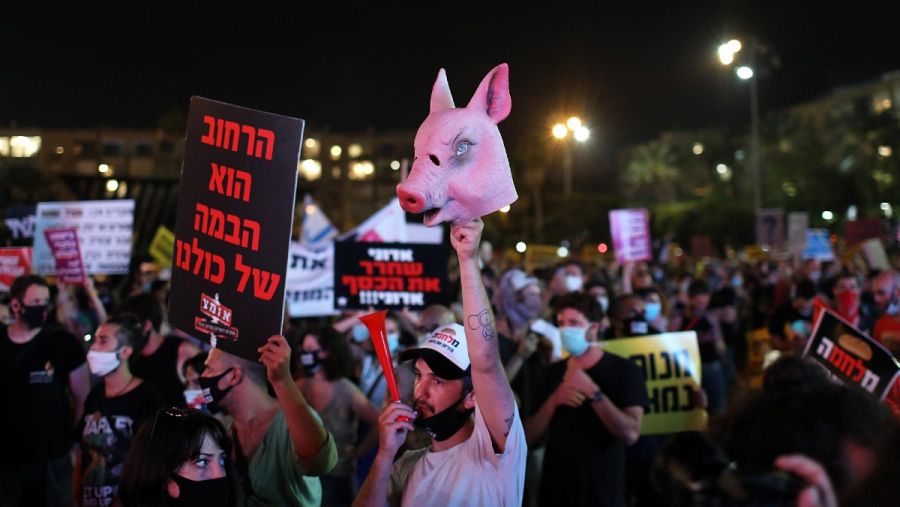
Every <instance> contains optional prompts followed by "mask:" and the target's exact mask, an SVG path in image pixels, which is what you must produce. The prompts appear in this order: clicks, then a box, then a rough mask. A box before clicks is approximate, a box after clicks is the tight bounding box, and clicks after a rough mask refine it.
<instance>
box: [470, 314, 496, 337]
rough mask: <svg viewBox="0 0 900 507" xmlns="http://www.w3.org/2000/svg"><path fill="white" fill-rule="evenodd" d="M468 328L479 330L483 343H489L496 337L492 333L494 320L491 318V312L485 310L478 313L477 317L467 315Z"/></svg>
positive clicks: (494, 332)
mask: <svg viewBox="0 0 900 507" xmlns="http://www.w3.org/2000/svg"><path fill="white" fill-rule="evenodd" d="M469 327H470V328H472V329H473V330H474V331H478V329H479V328H481V337H482V338H484V341H486V342H489V341H493V339H494V338H495V337H496V336H497V332H496V331H494V319H492V318H491V311H490V310H488V309H487V308H485V309H484V310H481V311H480V312H478V314H477V315H469Z"/></svg>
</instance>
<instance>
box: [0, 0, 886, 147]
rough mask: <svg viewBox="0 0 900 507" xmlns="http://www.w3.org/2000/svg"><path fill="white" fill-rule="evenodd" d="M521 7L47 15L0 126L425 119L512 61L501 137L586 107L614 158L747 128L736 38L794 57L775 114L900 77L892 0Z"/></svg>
mask: <svg viewBox="0 0 900 507" xmlns="http://www.w3.org/2000/svg"><path fill="white" fill-rule="evenodd" d="M520 4H523V6H516V7H499V6H497V5H496V4H489V3H485V2H471V3H448V4H444V5H442V6H441V7H440V8H438V7H428V8H427V11H423V10H422V8H420V7H417V8H415V9H413V8H410V7H404V8H402V9H401V8H400V7H397V6H396V5H398V4H390V5H389V4H388V3H387V2H378V3H376V2H362V1H357V2H347V3H343V4H341V6H342V7H341V12H331V13H327V14H319V13H316V12H314V11H312V10H310V8H308V7H305V3H300V2H298V3H296V4H295V5H296V6H297V7H296V8H293V9H292V10H298V13H297V14H293V13H292V12H288V10H286V8H285V7H284V6H279V7H277V10H275V11H273V10H272V9H273V8H272V7H266V6H265V5H262V4H254V3H246V4H243V5H241V6H240V7H216V10H217V11H225V12H217V13H215V14H209V15H208V17H206V18H204V17H202V16H200V15H199V14H196V13H187V12H183V11H181V10H179V9H175V8H174V7H168V8H167V7H163V6H160V5H152V6H150V5H144V6H142V7H140V8H139V9H140V10H136V9H138V8H131V9H130V10H128V11H127V12H126V11H124V10H119V11H115V12H112V11H106V12H104V11H89V10H86V9H84V8H79V9H77V10H65V11H60V10H55V11H52V12H37V11H34V10H32V11H30V12H28V13H27V14H17V15H15V17H12V16H8V17H7V19H6V20H4V21H2V22H0V24H2V27H0V43H2V45H0V47H2V48H3V51H2V54H3V57H2V58H0V125H4V126H6V125H10V124H13V123H15V124H16V125H19V126H38V127H88V128H90V127H97V126H116V127H135V128H145V127H154V126H155V125H156V124H157V120H158V118H159V117H160V116H161V114H162V113H163V112H165V111H167V110H172V109H173V108H174V109H178V108H180V109H186V107H187V104H188V100H189V97H190V96H191V95H201V96H206V97H209V98H213V99H217V100H222V101H226V102H232V103H236V104H239V105H243V106H247V107H253V108H258V109H263V110H267V111H272V112H277V113H281V114H286V115H291V116H298V117H301V118H304V119H306V120H308V121H309V131H310V132H313V131H315V130H317V129H322V128H323V127H325V126H329V127H330V128H331V129H332V130H334V131H359V130H362V129H365V128H367V127H373V128H375V129H415V128H416V127H417V126H418V124H419V123H420V122H421V120H422V119H423V118H424V116H425V114H426V113H427V110H426V109H427V104H428V96H429V92H430V88H431V84H432V82H433V80H434V77H435V75H436V73H437V70H438V68H440V67H445V68H446V69H447V72H448V76H449V80H450V86H451V89H452V90H453V92H454V95H455V98H456V102H457V105H462V104H465V103H467V102H468V100H469V98H470V96H471V94H472V92H473V91H474V89H475V87H476V86H477V84H478V82H479V81H480V80H481V78H482V77H483V76H484V74H485V73H487V71H489V70H490V69H491V68H492V67H493V66H494V65H496V64H498V63H500V62H508V63H509V64H510V81H511V93H512V98H513V110H512V115H511V116H510V118H509V119H507V120H506V122H504V124H503V125H502V126H501V132H504V133H505V134H506V135H510V136H515V135H517V134H518V133H521V132H523V131H525V130H526V129H533V128H543V126H544V125H546V124H548V123H549V122H550V121H551V120H553V119H555V118H554V115H566V114H569V113H581V114H582V115H583V116H584V117H586V118H587V119H588V123H589V125H590V126H592V127H593V129H594V130H593V139H594V140H595V143H596V144H595V149H597V150H601V151H605V152H607V154H609V153H612V152H613V151H614V150H615V149H617V148H619V147H621V146H624V145H626V144H628V143H633V142H638V141H642V140H646V139H649V138H652V137H654V136H656V135H657V134H658V133H659V132H660V131H662V130H666V129H678V128H698V127H704V126H711V125H717V124H732V125H735V124H741V123H743V122H745V121H746V120H747V117H748V109H749V105H748V97H747V90H746V84H745V83H741V82H739V81H738V80H737V78H736V77H735V76H734V74H733V72H732V71H728V70H726V69H725V68H724V67H722V66H721V65H720V64H719V63H718V60H717V59H716V47H717V46H718V44H719V43H720V42H723V41H724V40H726V39H727V38H729V37H730V36H737V37H745V36H746V35H748V34H749V35H753V36H755V37H756V38H757V39H758V40H760V41H761V42H763V43H764V44H766V45H767V46H768V47H769V48H770V54H774V55H776V56H777V58H778V60H779V61H780V66H779V67H778V68H773V69H772V70H771V71H770V72H768V74H767V75H766V76H764V77H763V78H762V80H761V81H760V103H761V106H762V108H763V109H764V110H769V109H774V108H779V107H783V106H785V105H788V104H791V103H795V102H798V101H803V100H809V99H813V98H815V97H817V96H820V95H822V94H825V93H827V92H828V91H829V90H831V89H833V88H835V87H837V86H842V85H846V84H853V83H857V82H860V81H866V80H871V79H877V78H878V77H879V76H880V75H881V74H883V73H885V72H888V71H891V70H897V69H900V34H898V33H897V30H896V18H895V16H893V14H892V12H893V11H892V9H890V7H889V5H890V4H889V3H888V2H882V3H878V4H873V3H866V2H858V1H857V2H844V1H842V2H790V1H780V2H756V1H754V2H746V1H744V2H734V1H732V2H703V1H692V2H667V3H648V2H590V3H588V2H585V3H566V2H541V3H540V7H524V2H520ZM626 4H627V5H626ZM220 5H224V4H220ZM183 8H184V7H180V9H183ZM505 9H512V10H505ZM251 11H265V13H264V14H254V13H252V12H251ZM400 12H402V14H400ZM8 14H9V13H8ZM562 117H564V116H562Z"/></svg>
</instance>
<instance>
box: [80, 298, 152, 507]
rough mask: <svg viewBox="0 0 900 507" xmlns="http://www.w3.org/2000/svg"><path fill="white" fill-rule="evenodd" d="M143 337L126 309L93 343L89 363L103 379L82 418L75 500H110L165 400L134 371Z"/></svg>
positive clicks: (103, 502)
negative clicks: (134, 445)
mask: <svg viewBox="0 0 900 507" xmlns="http://www.w3.org/2000/svg"><path fill="white" fill-rule="evenodd" d="M143 337H144V334H143V330H142V329H141V325H140V322H139V321H138V319H137V317H135V316H133V315H131V314H121V315H119V316H116V317H115V318H112V319H110V320H108V321H107V322H106V323H105V324H101V325H100V327H99V328H97V332H96V333H95V335H94V338H93V340H92V342H91V347H90V351H89V352H88V355H87V359H88V366H89V368H90V370H91V373H92V374H94V375H95V376H97V377H100V378H101V379H102V382H100V383H99V384H97V386H96V387H94V389H92V390H91V392H90V394H88V397H87V399H86V400H85V402H84V415H83V416H82V417H81V420H80V421H79V423H78V432H77V435H79V437H80V443H81V446H80V448H79V452H78V455H77V458H76V461H75V468H74V470H73V472H72V502H73V504H74V505H110V503H111V502H112V500H113V498H114V497H115V493H116V487H117V486H118V483H119V477H120V475H121V472H122V463H123V462H124V461H125V456H126V455H127V454H128V449H129V447H130V446H131V442H132V440H133V438H134V434H135V431H137V430H138V429H139V428H140V425H141V424H142V423H143V422H144V421H145V420H146V419H149V418H150V417H152V416H153V413H154V412H155V411H156V410H157V409H158V408H159V407H161V406H162V405H163V400H162V395H161V394H160V392H159V390H157V389H156V387H154V386H153V385H151V384H149V383H147V382H144V381H143V380H142V379H140V378H139V377H136V376H135V375H134V374H133V373H132V371H131V367H132V366H133V364H134V361H135V358H136V357H137V356H138V355H139V354H136V353H135V352H139V351H140V350H141V347H143Z"/></svg>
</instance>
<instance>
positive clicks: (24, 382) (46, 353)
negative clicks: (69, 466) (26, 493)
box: [0, 326, 86, 467]
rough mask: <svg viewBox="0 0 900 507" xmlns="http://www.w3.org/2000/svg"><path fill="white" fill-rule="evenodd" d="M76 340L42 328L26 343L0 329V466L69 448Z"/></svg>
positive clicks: (81, 355)
mask: <svg viewBox="0 0 900 507" xmlns="http://www.w3.org/2000/svg"><path fill="white" fill-rule="evenodd" d="M85 357H86V356H85V352H84V349H83V348H82V347H81V344H80V343H79V342H78V339H77V338H76V337H75V336H74V335H72V334H70V333H68V332H66V331H63V330H61V329H43V330H41V332H40V333H38V334H37V335H36V336H35V337H34V338H32V339H31V340H30V341H29V342H28V343H24V344H21V345H20V344H16V343H13V342H12V341H11V340H10V339H9V333H8V330H7V328H6V326H0V406H2V407H3V412H4V415H3V417H0V420H2V422H0V467H6V466H19V465H21V464H22V463H36V462H41V461H46V460H48V459H52V458H57V457H59V456H62V455H64V454H65V453H66V452H68V450H69V447H70V446H71V444H72V411H71V407H70V403H69V397H68V387H69V374H70V373H71V372H72V371H73V370H75V369H76V368H78V367H79V366H81V365H83V364H84V361H85Z"/></svg>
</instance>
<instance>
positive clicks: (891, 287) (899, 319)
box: [872, 270, 900, 357]
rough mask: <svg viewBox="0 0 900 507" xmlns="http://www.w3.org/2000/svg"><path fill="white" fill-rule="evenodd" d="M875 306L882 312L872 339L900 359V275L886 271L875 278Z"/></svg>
mask: <svg viewBox="0 0 900 507" xmlns="http://www.w3.org/2000/svg"><path fill="white" fill-rule="evenodd" d="M873 285H874V290H873V293H874V297H875V304H876V305H877V307H878V310H880V311H881V312H882V315H881V317H880V318H879V319H878V321H877V322H876V323H875V329H874V331H873V333H872V335H873V336H872V337H873V338H875V339H876V340H878V341H879V342H880V343H881V344H882V345H884V346H885V347H887V348H888V350H890V351H891V353H892V354H894V356H896V357H900V273H897V272H896V271H893V270H891V271H885V272H883V273H881V274H879V275H878V277H876V278H875V282H874V284H873Z"/></svg>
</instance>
